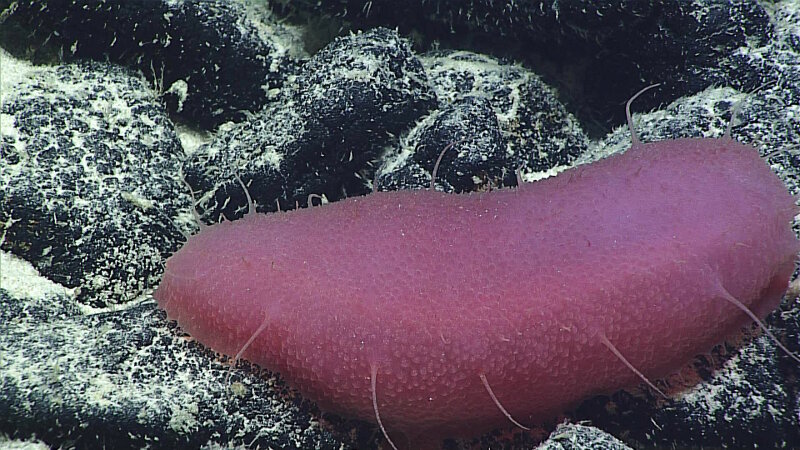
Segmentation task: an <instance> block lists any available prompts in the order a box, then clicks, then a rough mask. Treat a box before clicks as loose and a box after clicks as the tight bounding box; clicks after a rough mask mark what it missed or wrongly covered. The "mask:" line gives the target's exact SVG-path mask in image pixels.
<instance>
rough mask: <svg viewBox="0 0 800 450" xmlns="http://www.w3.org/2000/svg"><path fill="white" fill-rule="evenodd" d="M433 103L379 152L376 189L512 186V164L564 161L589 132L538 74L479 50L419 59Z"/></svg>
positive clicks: (526, 168)
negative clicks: (435, 100)
mask: <svg viewBox="0 0 800 450" xmlns="http://www.w3.org/2000/svg"><path fill="white" fill-rule="evenodd" d="M423 63H424V64H425V67H426V69H427V70H428V74H429V76H430V84H431V86H432V87H433V89H434V90H435V91H436V94H437V97H438V98H439V108H438V110H436V111H434V112H432V113H431V114H429V115H428V116H427V117H426V118H425V119H424V120H421V121H420V122H418V123H417V124H416V125H415V127H414V128H413V129H412V130H411V131H410V132H409V133H408V135H407V136H405V138H404V139H402V140H401V141H400V143H399V145H398V146H396V148H395V149H394V150H393V151H392V152H389V153H387V154H385V155H384V156H383V160H384V161H383V165H382V166H381V168H380V170H379V171H378V177H377V180H378V186H379V188H380V189H381V190H395V189H418V188H421V187H428V186H429V185H430V179H431V172H432V170H433V167H434V164H435V162H436V160H437V158H438V156H439V154H440V153H441V152H442V151H443V150H444V149H445V148H446V147H447V146H448V145H451V148H450V149H448V151H446V152H445V153H444V154H443V155H442V160H441V163H440V165H439V169H438V173H437V179H436V182H437V184H439V185H441V186H442V187H443V189H444V190H445V191H454V192H465V191H474V190H476V189H486V188H492V187H498V186H513V185H516V183H517V180H516V177H515V171H516V170H517V169H521V170H522V171H523V172H530V171H534V172H538V171H547V170H549V169H551V168H553V167H556V166H566V165H568V164H569V163H570V162H572V161H573V160H574V159H575V158H576V157H577V156H578V155H580V154H582V153H583V152H585V151H586V149H587V147H588V138H587V137H586V135H585V134H584V132H583V130H582V129H581V128H580V125H579V124H578V122H577V121H576V120H575V118H574V117H573V116H572V115H571V114H570V113H569V112H568V111H567V110H566V108H564V106H563V105H562V104H561V103H560V102H559V101H558V99H557V98H556V96H555V93H554V92H553V91H552V89H551V88H549V87H548V86H547V85H546V84H544V83H543V82H542V81H541V79H540V78H539V77H538V76H536V74H534V73H532V72H530V71H529V70H527V69H525V68H523V67H520V66H518V65H514V64H510V63H508V62H502V61H498V60H496V59H494V58H490V57H487V56H484V55H479V54H476V53H470V52H464V51H458V52H444V51H442V52H433V53H431V54H428V55H426V56H425V57H424V58H423Z"/></svg>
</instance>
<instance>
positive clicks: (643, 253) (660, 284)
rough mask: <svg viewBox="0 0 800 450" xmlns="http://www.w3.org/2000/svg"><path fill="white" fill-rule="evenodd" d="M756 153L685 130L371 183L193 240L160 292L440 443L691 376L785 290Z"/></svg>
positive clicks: (788, 235)
mask: <svg viewBox="0 0 800 450" xmlns="http://www.w3.org/2000/svg"><path fill="white" fill-rule="evenodd" d="M796 209H797V208H796V207H795V205H794V202H793V199H792V197H791V196H790V195H789V193H788V192H787V191H786V189H785V187H784V186H783V184H782V183H781V181H780V180H779V179H778V178H777V177H776V176H775V175H774V174H773V173H772V172H771V171H770V170H769V168H768V167H767V166H766V165H765V164H764V162H763V161H762V160H761V159H760V157H759V155H758V153H757V152H756V150H755V149H753V148H752V147H749V146H745V145H742V144H739V143H737V142H735V141H732V140H730V139H681V140H674V141H665V142H658V143H651V144H642V145H637V146H635V147H634V148H632V149H631V150H629V151H628V152H626V153H624V154H621V155H615V156H612V157H609V158H606V159H604V160H602V161H599V162H596V163H594V164H591V165H587V166H581V167H577V168H574V169H571V170H568V171H566V172H564V173H562V174H560V175H558V176H556V177H554V178H550V179H546V180H543V181H539V182H536V183H533V184H528V185H524V186H522V188H521V189H511V190H499V191H493V192H489V193H476V194H463V195H455V194H443V193H439V192H432V191H407V192H386V193H376V194H374V195H371V196H367V197H363V198H351V199H348V200H344V201H341V202H338V203H334V204H330V205H326V206H321V207H313V208H310V209H304V210H298V211H292V212H288V213H278V214H270V215H256V214H252V215H248V216H247V217H245V218H244V219H242V220H239V221H236V222H226V223H222V224H219V225H215V226H212V227H210V228H208V229H207V230H205V231H203V232H201V233H199V234H198V235H196V236H193V237H192V238H191V239H190V240H189V241H188V242H187V243H186V245H185V246H184V247H183V248H182V249H181V250H180V251H178V252H177V253H176V254H175V255H174V256H172V257H171V258H170V259H169V260H168V262H167V266H166V273H165V275H164V279H163V282H162V284H161V285H160V286H159V288H158V290H157V292H156V293H155V297H156V298H157V299H158V301H159V304H160V305H161V306H162V307H163V308H164V309H165V310H166V311H167V313H168V317H169V318H171V319H175V320H177V321H178V324H179V325H180V326H181V327H182V328H183V329H184V330H186V331H187V332H188V333H189V334H191V335H192V336H193V337H194V338H196V339H197V340H198V341H200V342H202V343H204V344H205V345H208V346H209V347H211V348H212V349H214V350H216V351H219V352H221V353H224V354H227V355H234V354H236V353H237V352H238V351H239V350H240V349H241V348H242V346H243V345H244V344H245V342H247V340H248V339H249V338H250V337H251V336H252V335H253V333H254V332H255V331H256V330H257V329H258V328H259V326H260V325H261V324H262V323H265V321H266V326H265V328H264V329H263V332H261V333H260V334H259V335H258V336H257V337H256V338H255V340H254V341H253V343H252V345H250V346H249V347H248V349H247V351H245V352H244V355H243V357H244V358H246V359H248V360H250V361H253V362H255V363H257V364H259V365H262V366H263V367H266V368H269V369H272V370H275V371H278V372H280V373H281V374H282V375H283V376H284V377H285V378H286V380H287V381H288V382H289V383H290V384H291V385H293V386H295V387H296V388H298V389H299V390H300V391H301V392H302V393H303V394H304V395H305V396H307V397H308V398H309V399H312V400H315V401H316V402H318V404H319V405H320V407H322V408H323V409H325V410H328V411H331V412H336V413H340V414H342V415H347V416H355V417H359V418H362V419H365V420H373V421H374V412H373V407H372V401H371V388H370V373H371V371H372V370H373V369H375V370H376V371H377V379H376V381H377V399H378V407H379V410H380V413H381V418H382V420H383V423H384V425H385V426H386V427H387V428H388V429H389V430H397V431H403V432H406V433H408V434H411V435H415V434H420V435H423V436H424V437H425V439H431V440H433V439H438V438H441V437H443V436H455V435H475V434H478V433H480V432H483V431H487V430H489V429H491V428H494V427H497V426H504V425H506V424H508V422H507V419H506V418H505V417H504V416H503V414H502V413H501V412H500V411H499V409H498V408H497V407H496V406H495V404H494V403H493V401H492V400H491V398H490V396H489V394H488V393H487V391H486V389H485V388H484V386H483V384H482V382H481V379H480V375H481V374H484V375H485V376H486V379H487V381H488V382H489V384H490V385H491V387H492V389H493V391H494V393H495V394H496V395H497V397H498V400H499V401H500V402H501V403H502V405H503V406H504V407H505V408H506V409H507V410H508V411H509V412H510V413H511V415H512V416H514V417H515V418H516V419H517V420H519V421H521V422H523V423H528V424H532V423H537V422H542V421H547V420H548V419H552V418H553V417H554V416H555V415H557V414H559V413H561V412H563V411H564V410H565V409H567V408H569V407H571V406H573V405H574V404H575V403H577V402H579V401H580V400H582V399H584V398H586V397H587V396H590V395H592V394H597V393H602V392H611V391H614V390H618V389H620V388H624V387H629V386H632V385H635V384H637V383H638V382H639V381H640V380H639V378H637V376H636V375H635V374H634V373H633V372H632V371H631V370H630V369H629V368H627V367H626V366H625V365H624V364H623V363H622V362H621V361H620V359H618V358H617V357H616V356H615V355H614V354H613V353H612V352H611V351H610V350H609V349H608V348H607V347H606V346H605V345H604V344H603V337H605V338H607V339H608V341H610V342H611V343H613V345H614V346H616V348H617V349H618V350H619V351H620V352H621V353H622V354H623V355H624V356H625V357H626V358H627V359H628V360H629V361H630V362H631V363H632V364H633V365H634V366H635V367H636V368H638V369H639V370H640V371H641V372H643V373H644V375H646V376H647V377H648V378H650V379H658V378H660V377H663V376H666V375H668V374H670V373H672V372H673V371H675V370H676V369H679V368H681V367H682V366H683V365H684V364H685V363H686V362H687V361H689V360H690V359H691V358H693V357H694V356H695V355H697V354H698V353H701V352H704V351H707V350H709V349H710V348H711V347H712V346H714V345H715V344H718V343H720V342H722V341H723V340H724V339H725V338H726V336H729V335H731V334H733V333H735V332H737V331H738V330H739V328H740V327H741V326H743V325H745V324H747V323H748V322H749V319H748V318H747V317H746V316H745V314H743V313H742V312H741V310H739V309H738V308H737V307H735V306H734V305H732V304H731V303H730V302H729V301H728V300H726V299H725V295H726V292H727V293H730V294H731V295H732V296H733V297H735V298H737V299H739V300H740V301H741V302H743V303H744V304H746V305H748V307H749V308H750V309H752V310H753V311H754V312H755V313H756V314H758V315H759V316H761V317H763V316H765V315H766V314H767V313H768V312H769V311H771V310H773V309H774V308H775V307H776V306H777V305H778V302H779V301H780V298H781V296H782V295H783V293H784V291H785V289H786V287H787V284H788V282H789V279H790V277H791V274H792V270H793V267H794V259H795V254H796V253H797V251H798V249H799V246H798V241H797V240H796V238H795V235H794V233H793V232H792V229H791V227H790V222H791V219H792V216H793V215H794V214H795V213H796V212H797V211H796Z"/></svg>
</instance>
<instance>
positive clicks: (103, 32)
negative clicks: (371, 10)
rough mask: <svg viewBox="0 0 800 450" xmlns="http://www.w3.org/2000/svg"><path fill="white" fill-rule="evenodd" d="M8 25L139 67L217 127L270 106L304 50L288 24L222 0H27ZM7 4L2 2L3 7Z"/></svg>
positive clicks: (175, 107) (174, 101)
mask: <svg viewBox="0 0 800 450" xmlns="http://www.w3.org/2000/svg"><path fill="white" fill-rule="evenodd" d="M12 3H13V6H11V7H10V8H9V10H8V11H9V14H8V17H6V18H5V20H7V21H8V22H16V23H19V24H21V27H22V28H23V29H24V30H28V31H29V34H32V35H34V36H39V37H40V39H42V40H46V41H47V42H48V43H49V45H51V46H53V45H55V46H59V47H60V55H61V56H62V57H63V58H64V59H66V60H67V61H70V60H74V59H75V58H88V59H93V60H96V61H112V62H116V63H119V64H124V65H127V66H129V67H132V68H136V69H139V70H141V71H142V72H143V73H144V74H145V75H146V76H147V77H148V79H149V80H150V81H151V82H152V83H154V84H155V85H157V88H158V89H159V90H161V93H163V94H164V95H165V98H166V100H167V103H168V105H169V106H170V108H171V110H172V111H174V112H177V113H179V114H181V115H182V116H184V117H185V118H186V119H187V120H189V121H191V122H192V123H194V124H195V125H199V126H202V127H205V128H214V127H216V126H217V125H219V124H220V123H222V122H225V121H230V120H242V119H243V118H244V117H245V116H246V113H247V112H248V111H249V112H255V111H258V110H260V109H261V108H262V107H263V106H265V105H267V104H269V103H270V101H271V98H272V96H273V95H274V93H275V92H276V90H277V89H279V88H280V87H282V86H283V84H284V83H285V82H286V79H287V77H288V76H289V75H291V74H292V73H293V72H294V70H295V69H296V65H297V63H298V60H299V59H300V58H303V57H304V56H305V55H304V54H303V52H302V50H299V49H300V45H299V43H298V42H297V41H298V40H299V37H298V36H297V34H296V33H295V32H293V31H292V30H291V29H290V28H288V27H286V26H283V25H281V24H278V23H277V22H275V20H274V19H272V18H271V17H269V16H268V15H266V14H264V13H263V11H259V10H258V9H257V8H256V7H255V6H253V7H249V8H248V7H246V6H245V5H244V3H240V2H236V1H222V0H181V1H168V0H134V1H129V0H126V1H119V0H89V1H82V0H22V1H16V2H12ZM2 5H3V2H0V10H1V9H3V8H2Z"/></svg>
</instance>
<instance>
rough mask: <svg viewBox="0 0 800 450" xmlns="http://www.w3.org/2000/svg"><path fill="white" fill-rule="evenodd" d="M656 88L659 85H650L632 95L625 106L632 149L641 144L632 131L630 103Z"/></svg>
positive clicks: (634, 131)
mask: <svg viewBox="0 0 800 450" xmlns="http://www.w3.org/2000/svg"><path fill="white" fill-rule="evenodd" d="M656 86H661V83H656V84H651V85H650V86H647V87H646V88H643V89H642V90H640V91H639V92H637V93H635V94H633V97H631V99H630V100H628V103H626V104H625V118H626V119H628V128H630V130H631V145H632V146H633V147H636V146H637V145H639V144H641V142H640V141H639V137H638V136H637V135H636V130H634V129H633V118H631V103H633V101H634V100H636V98H637V97H639V96H640V95H642V94H644V93H645V92H647V91H649V90H650V89H652V88H654V87H656Z"/></svg>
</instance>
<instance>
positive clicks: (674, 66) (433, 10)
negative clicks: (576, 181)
mask: <svg viewBox="0 0 800 450" xmlns="http://www.w3.org/2000/svg"><path fill="white" fill-rule="evenodd" d="M282 4H283V7H284V9H285V10H286V11H287V12H292V13H293V14H294V15H296V16H300V17H303V18H307V17H315V16H317V15H318V10H319V8H322V9H324V10H325V11H326V12H328V13H331V14H335V15H338V16H341V17H342V19H344V20H345V21H347V22H348V23H349V24H350V26H352V27H354V28H361V27H373V26H389V27H399V28H400V29H401V30H402V31H403V32H406V33H410V34H413V35H414V36H417V38H418V41H420V43H421V45H426V44H430V43H431V42H437V41H443V42H444V43H445V45H447V46H450V47H452V48H459V49H463V48H470V49H475V50H478V51H481V52H486V53H490V54H495V55H505V56H513V57H514V58H515V59H519V60H524V61H527V62H528V63H529V64H531V65H533V66H536V67H537V68H538V69H539V71H540V74H541V75H546V78H547V79H548V81H550V82H551V83H555V84H557V85H559V87H560V88H561V89H563V90H564V91H565V92H564V96H565V97H568V98H570V99H573V103H574V104H575V105H576V108H575V110H576V111H575V112H576V115H578V117H581V118H582V119H584V120H585V121H593V122H598V125H599V126H600V127H602V128H603V129H605V130H608V128H610V127H611V126H612V125H613V124H618V123H620V122H621V121H622V119H624V116H623V115H622V113H621V112H620V111H619V110H620V108H619V101H620V99H623V98H627V97H629V96H630V95H632V94H633V93H634V92H636V91H637V90H638V88H639V87H640V86H643V85H646V84H650V83H657V82H662V83H664V87H663V88H662V91H663V94H662V96H661V98H662V99H667V100H669V101H671V100H674V99H676V98H678V97H680V96H683V95H688V94H694V93H697V92H699V91H701V90H703V89H705V88H706V87H708V86H711V85H714V84H725V85H730V86H732V87H736V88H738V89H741V90H751V89H753V88H755V87H756V86H758V85H759V84H761V83H762V82H763V80H764V77H765V76H766V75H767V74H768V73H769V71H765V70H763V67H762V66H760V65H759V64H757V63H756V62H755V61H752V60H750V59H749V58H747V57H746V56H745V55H744V53H743V52H741V51H740V49H742V48H755V47H761V46H763V45H765V44H766V43H767V42H768V41H769V39H770V37H771V32H772V25H771V23H770V17H769V15H768V13H767V11H765V9H764V7H762V6H761V5H760V4H759V3H758V2H756V1H755V0H747V1H736V2H730V1H728V0H703V1H694V2H686V1H681V0H668V1H651V0H645V1H633V2H597V1H591V0H559V1H555V2H554V1H550V0H531V1H510V0H502V1H498V0H440V1H435V2H431V1H426V0H411V1H404V2H397V1H394V0H324V1H321V2H318V1H312V0H298V1H292V2H283V3H282ZM648 106H655V104H651V105H648Z"/></svg>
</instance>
